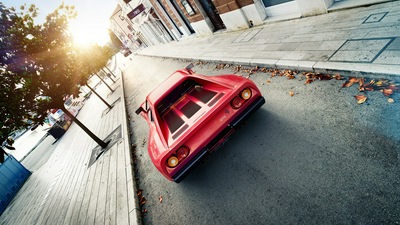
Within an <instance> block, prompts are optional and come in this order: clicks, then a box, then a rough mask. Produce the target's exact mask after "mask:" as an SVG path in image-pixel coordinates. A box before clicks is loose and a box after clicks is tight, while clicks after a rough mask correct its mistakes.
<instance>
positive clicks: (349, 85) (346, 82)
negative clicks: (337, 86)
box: [342, 81, 354, 88]
mask: <svg viewBox="0 0 400 225" xmlns="http://www.w3.org/2000/svg"><path fill="white" fill-rule="evenodd" d="M353 84H354V82H351V81H345V82H344V83H343V84H342V88H344V87H351V86H352V85H353Z"/></svg>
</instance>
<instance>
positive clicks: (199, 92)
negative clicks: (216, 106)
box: [190, 86, 217, 104]
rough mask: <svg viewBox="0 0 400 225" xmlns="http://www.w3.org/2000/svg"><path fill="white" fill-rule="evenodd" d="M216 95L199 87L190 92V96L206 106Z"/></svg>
mask: <svg viewBox="0 0 400 225" xmlns="http://www.w3.org/2000/svg"><path fill="white" fill-rule="evenodd" d="M216 94H217V93H216V92H213V91H210V90H207V89H204V88H203V87H201V86H196V87H195V88H194V89H193V90H192V91H191V92H190V95H191V96H193V97H195V98H197V99H199V100H200V101H201V102H203V103H204V104H206V103H207V102H208V101H210V100H211V99H212V98H213V97H214V96H215V95H216Z"/></svg>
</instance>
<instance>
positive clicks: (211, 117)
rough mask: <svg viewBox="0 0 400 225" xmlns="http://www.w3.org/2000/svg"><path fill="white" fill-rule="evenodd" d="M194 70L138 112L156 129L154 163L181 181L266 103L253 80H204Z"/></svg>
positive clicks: (177, 76)
mask: <svg viewBox="0 0 400 225" xmlns="http://www.w3.org/2000/svg"><path fill="white" fill-rule="evenodd" d="M192 67H193V65H189V66H188V67H186V68H185V69H182V70H178V71H176V72H175V73H173V74H172V75H171V76H169V77H168V78H167V79H166V80H165V81H164V82H163V83H162V84H161V85H159V86H158V87H157V88H156V89H154V90H153V91H152V92H151V93H150V94H149V95H148V96H147V97H146V101H145V102H143V104H142V105H141V106H140V107H139V108H138V109H137V110H136V114H140V115H141V116H143V117H144V118H145V119H146V121H147V123H148V125H149V126H150V134H149V141H148V151H149V154H150V158H151V160H152V161H153V163H154V165H155V166H156V167H157V169H158V170H159V171H160V172H161V173H162V174H163V175H164V176H165V177H167V178H168V179H170V180H173V181H175V182H177V183H179V182H180V181H181V180H182V179H183V178H184V176H185V175H186V174H187V173H188V172H189V170H190V169H192V168H193V167H194V166H195V165H196V164H197V163H198V162H200V161H201V160H202V159H203V158H204V157H205V156H206V155H207V154H208V153H210V152H212V151H214V150H216V149H217V148H218V147H219V146H220V145H221V144H223V143H224V141H226V140H227V138H228V137H229V136H230V135H231V134H232V133H233V132H234V131H235V130H237V129H238V128H240V126H241V125H242V123H243V122H244V121H245V120H246V119H247V118H248V117H249V116H250V115H251V114H253V113H254V112H255V111H256V110H257V109H259V108H260V107H261V106H262V105H263V104H264V103H265V100H264V98H263V97H262V96H261V93H260V90H259V89H258V88H257V87H256V85H255V84H254V82H252V81H251V80H249V79H247V78H243V77H240V76H237V75H234V74H227V75H219V76H204V75H199V74H195V73H194V72H193V71H192V70H191V68H192Z"/></svg>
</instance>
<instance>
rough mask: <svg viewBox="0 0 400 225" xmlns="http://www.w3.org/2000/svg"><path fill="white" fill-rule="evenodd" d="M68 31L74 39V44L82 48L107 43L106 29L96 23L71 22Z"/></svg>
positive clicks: (86, 21)
mask: <svg viewBox="0 0 400 225" xmlns="http://www.w3.org/2000/svg"><path fill="white" fill-rule="evenodd" d="M69 30H70V32H71V34H72V37H73V39H74V43H75V44H77V45H78V46H81V47H84V46H87V45H90V44H99V45H101V46H102V45H104V44H106V43H107V41H109V36H108V33H107V29H106V28H105V27H104V25H103V26H100V24H98V23H96V21H90V20H78V19H77V20H73V21H70V23H69Z"/></svg>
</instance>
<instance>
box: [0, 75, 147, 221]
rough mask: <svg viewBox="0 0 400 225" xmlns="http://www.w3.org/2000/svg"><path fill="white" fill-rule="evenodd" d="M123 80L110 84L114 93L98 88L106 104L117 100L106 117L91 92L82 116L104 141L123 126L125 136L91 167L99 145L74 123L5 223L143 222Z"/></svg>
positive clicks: (13, 204) (12, 206)
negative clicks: (133, 168) (134, 173)
mask: <svg viewBox="0 0 400 225" xmlns="http://www.w3.org/2000/svg"><path fill="white" fill-rule="evenodd" d="M114 80H115V79H114ZM122 82H123V79H122V77H120V76H119V77H118V78H116V83H114V84H112V85H110V86H111V87H112V88H113V89H114V90H115V91H114V92H113V93H112V94H110V90H109V89H108V88H106V87H105V85H104V84H102V85H101V86H99V87H98V88H97V91H98V93H99V94H100V95H101V96H102V97H103V98H105V99H106V101H107V102H108V103H110V104H111V103H113V102H116V103H115V105H114V107H113V108H112V109H111V110H110V111H109V112H108V113H106V114H105V113H104V111H105V110H106V109H107V106H106V105H105V104H104V103H102V102H101V101H100V99H99V98H98V97H97V96H95V95H94V94H92V96H91V97H90V99H88V100H87V101H86V103H85V106H84V107H83V108H82V109H81V111H80V113H79V114H78V119H79V120H80V121H81V122H82V123H83V124H85V125H86V126H87V127H88V128H89V129H90V130H91V131H92V132H93V133H94V134H96V135H97V136H99V137H100V138H101V139H104V138H105V137H107V136H108V135H109V134H110V133H111V132H112V131H113V130H115V129H116V128H117V127H118V126H120V125H121V128H122V129H121V133H122V138H121V139H120V140H119V141H118V142H117V143H115V144H114V145H113V146H112V147H111V148H110V149H109V150H108V151H107V152H105V153H104V154H103V155H102V156H101V157H100V158H99V159H98V160H97V161H96V162H95V163H94V164H93V165H92V166H91V167H89V168H88V163H89V158H90V156H91V153H92V149H94V148H95V147H96V146H97V144H96V142H94V141H93V140H92V139H91V138H90V137H89V136H88V135H87V134H86V133H85V132H84V131H83V130H82V129H81V128H80V127H79V126H77V125H76V124H74V123H73V124H72V125H71V127H70V128H69V129H68V131H67V132H66V133H65V134H64V136H63V137H62V138H61V139H60V140H58V141H59V143H58V145H57V147H56V149H55V150H54V153H53V155H52V156H51V157H50V158H49V160H48V161H47V163H46V164H44V165H43V166H42V167H41V168H40V169H39V170H37V171H36V172H35V173H33V174H32V176H31V177H30V178H29V179H28V180H27V182H26V183H25V184H24V186H23V187H22V188H21V190H20V191H19V192H18V194H17V195H16V196H15V198H14V199H13V201H12V202H11V203H10V204H9V206H8V207H7V209H6V210H5V212H4V213H3V214H2V215H1V216H0V224H1V225H3V224H4V225H9V224H10V225H13V224H15V225H20V224H24V225H36V224H51V225H54V224H85V225H90V224H96V225H98V224H118V225H124V224H141V221H140V217H138V215H140V210H139V207H138V201H137V199H136V198H135V197H136V196H137V195H136V193H137V192H136V190H135V185H134V181H135V180H134V178H133V175H132V174H133V171H132V164H131V155H130V146H129V132H128V129H127V118H126V110H125V101H124V92H123V83H122ZM111 83H112V82H111V81H110V80H108V84H111ZM107 95H108V96H107ZM105 96H107V97H105ZM118 99H119V101H118Z"/></svg>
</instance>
